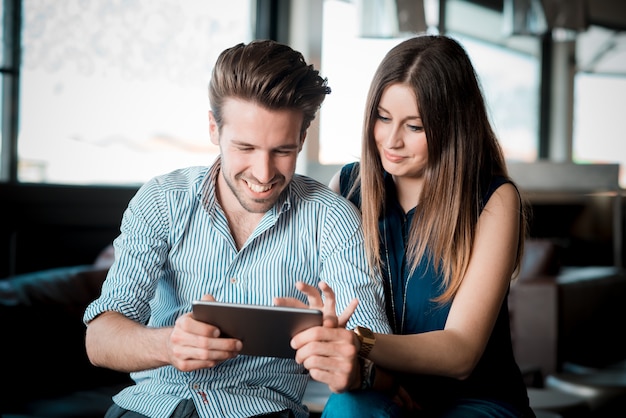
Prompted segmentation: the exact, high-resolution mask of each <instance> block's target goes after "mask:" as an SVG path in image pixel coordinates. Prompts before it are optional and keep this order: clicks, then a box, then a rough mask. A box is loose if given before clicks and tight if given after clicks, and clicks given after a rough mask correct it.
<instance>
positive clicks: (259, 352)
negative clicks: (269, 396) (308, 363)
mask: <svg viewBox="0 0 626 418" xmlns="http://www.w3.org/2000/svg"><path fill="white" fill-rule="evenodd" d="M192 309H193V310H192V312H193V317H194V318H195V319H197V320H199V321H202V322H206V323H208V324H211V325H215V326H216V327H218V328H219V329H220V330H221V331H222V334H221V335H222V337H231V338H237V339H239V340H241V342H242V343H243V349H242V350H241V354H246V355H250V356H265V357H283V358H294V357H295V354H296V351H295V350H294V349H293V348H291V346H290V345H289V342H290V341H291V338H292V337H293V336H294V335H296V334H297V333H299V332H300V331H303V330H305V329H307V328H310V327H313V326H317V325H322V312H321V311H320V310H317V309H308V308H288V307H282V306H262V305H242V304H234V303H222V302H209V301H203V300H202V301H201V300H196V301H193V304H192Z"/></svg>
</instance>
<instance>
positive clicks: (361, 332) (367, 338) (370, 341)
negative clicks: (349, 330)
mask: <svg viewBox="0 0 626 418" xmlns="http://www.w3.org/2000/svg"><path fill="white" fill-rule="evenodd" d="M353 331H354V333H355V334H356V336H357V338H358V339H359V342H360V343H361V348H360V349H359V357H363V358H367V357H368V356H369V355H370V351H372V348H374V344H376V334H374V333H373V332H372V330H371V329H369V328H365V327H360V326H358V325H357V327H356V328H354V330H353Z"/></svg>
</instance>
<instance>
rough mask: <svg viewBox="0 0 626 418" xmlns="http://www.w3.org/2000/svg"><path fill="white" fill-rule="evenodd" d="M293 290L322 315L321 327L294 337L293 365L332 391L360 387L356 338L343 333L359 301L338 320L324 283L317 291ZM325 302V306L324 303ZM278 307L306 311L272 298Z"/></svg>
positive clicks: (302, 287) (289, 300) (296, 304)
mask: <svg viewBox="0 0 626 418" xmlns="http://www.w3.org/2000/svg"><path fill="white" fill-rule="evenodd" d="M296 287H297V289H298V290H300V291H301V292H302V293H304V294H305V295H307V298H308V301H309V306H308V307H309V308H311V309H319V310H321V311H322V312H323V315H324V323H323V326H321V327H312V328H309V329H307V330H305V331H302V332H300V333H298V334H297V335H295V336H294V337H293V339H292V340H291V347H293V348H294V349H295V350H296V361H297V362H298V363H300V364H302V365H303V366H304V367H306V368H307V369H308V370H309V373H310V375H311V377H312V378H313V379H315V380H317V381H319V382H323V383H326V384H327V385H328V387H329V388H330V390H331V391H333V392H337V393H340V392H343V391H346V390H350V389H354V388H355V387H358V386H359V383H358V382H360V369H359V362H358V359H357V354H358V349H357V344H358V342H357V338H356V336H355V335H354V333H353V332H352V331H350V330H347V329H345V326H346V324H347V323H348V320H349V319H350V317H351V316H352V314H353V313H354V311H355V310H356V307H357V306H358V303H359V301H358V300H357V299H353V300H352V302H350V304H349V305H348V307H346V309H345V310H344V311H343V313H342V314H341V315H340V316H339V317H338V316H337V313H336V310H335V292H334V291H333V290H332V289H331V288H330V286H328V284H327V283H325V282H320V284H319V288H320V290H321V292H322V294H323V295H324V299H322V295H321V294H320V291H319V290H317V289H316V288H315V287H313V286H310V285H307V284H305V283H302V282H298V283H296ZM324 302H326V303H324ZM274 304H275V305H277V306H291V307H298V308H302V307H307V306H306V304H304V303H302V302H301V301H299V300H297V299H295V298H275V299H274Z"/></svg>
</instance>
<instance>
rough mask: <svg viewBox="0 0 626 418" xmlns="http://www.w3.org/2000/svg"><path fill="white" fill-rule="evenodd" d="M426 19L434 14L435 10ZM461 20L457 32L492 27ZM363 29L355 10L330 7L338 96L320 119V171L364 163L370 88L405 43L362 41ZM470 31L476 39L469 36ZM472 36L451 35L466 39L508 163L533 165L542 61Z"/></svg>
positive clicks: (328, 60)
mask: <svg viewBox="0 0 626 418" xmlns="http://www.w3.org/2000/svg"><path fill="white" fill-rule="evenodd" d="M455 3H459V4H456V5H455V7H461V6H465V7H467V6H468V5H467V4H466V2H455ZM473 7H474V8H473V9H471V10H469V11H468V10H465V9H463V10H456V16H466V15H467V13H469V12H471V13H475V9H476V6H473ZM426 12H427V15H428V14H429V13H428V12H429V11H428V10H426ZM449 13H452V11H450V12H449ZM485 13H488V12H485ZM492 14H493V13H492ZM483 17H484V16H483ZM457 19H458V22H459V23H458V24H457V23H456V21H455V20H451V22H450V24H451V25H450V26H452V27H454V28H457V27H459V26H461V25H468V22H476V21H480V22H481V25H485V22H486V21H485V19H484V18H481V19H463V18H461V17H457ZM427 20H428V16H427ZM492 20H493V19H492ZM487 23H489V19H487ZM357 25H358V17H357V10H356V6H355V4H354V3H352V2H345V1H339V0H325V2H324V26H323V39H322V43H323V47H322V73H323V74H324V76H325V77H328V79H329V84H330V86H331V88H332V94H331V95H330V96H329V98H328V99H327V100H326V101H325V102H324V105H323V107H322V109H321V114H320V147H319V148H320V151H319V159H320V163H321V164H343V163H346V162H349V161H354V160H356V159H358V158H359V157H360V144H361V130H362V121H363V112H364V109H365V99H366V96H367V90H368V88H369V85H370V81H371V79H372V76H373V74H374V71H375V70H376V67H377V66H378V64H379V63H380V61H381V60H382V58H383V56H384V55H385V54H386V53H387V52H388V51H389V49H391V48H392V47H393V46H395V45H397V44H398V43H399V42H401V41H402V40H403V39H405V38H363V37H359V36H358V35H357ZM499 25H501V22H500V20H496V21H495V22H494V23H493V26H491V29H492V30H491V32H490V33H492V34H493V31H494V29H493V27H494V26H495V27H496V29H495V31H496V34H498V33H500V26H499ZM466 32H470V33H471V31H470V30H469V29H468V30H467V31H466ZM466 32H463V33H461V32H458V31H457V32H448V35H450V36H452V37H454V38H455V39H457V40H459V41H460V42H461V44H462V45H463V46H464V47H465V49H466V50H467V52H468V55H469V56H470V58H471V59H472V62H473V64H474V66H475V68H476V72H477V73H478V75H479V78H480V81H481V84H482V87H483V92H484V94H485V99H486V102H487V106H488V111H489V112H490V116H491V118H492V122H493V127H494V129H495V130H496V133H497V135H498V137H499V138H500V142H501V144H502V146H503V149H504V152H505V155H506V157H507V159H510V160H516V161H534V160H535V159H536V158H537V154H538V153H537V150H538V136H539V133H538V132H539V127H538V126H539V111H538V109H539V104H538V103H539V78H540V69H539V61H538V59H537V57H536V55H533V54H531V53H525V52H521V51H518V50H515V49H512V48H506V47H503V46H501V45H499V44H497V43H495V42H486V41H482V40H480V38H479V37H478V36H476V35H474V36H471V35H467V34H466ZM472 35H473V34H472ZM492 36H493V35H492ZM512 69H513V70H514V71H512Z"/></svg>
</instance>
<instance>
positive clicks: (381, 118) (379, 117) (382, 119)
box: [378, 115, 391, 122]
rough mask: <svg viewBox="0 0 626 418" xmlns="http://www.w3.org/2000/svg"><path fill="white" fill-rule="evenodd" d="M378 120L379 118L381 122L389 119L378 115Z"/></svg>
mask: <svg viewBox="0 0 626 418" xmlns="http://www.w3.org/2000/svg"><path fill="white" fill-rule="evenodd" d="M378 120H380V121H381V122H389V121H390V120H391V119H390V118H388V117H385V116H383V115H378Z"/></svg>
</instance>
